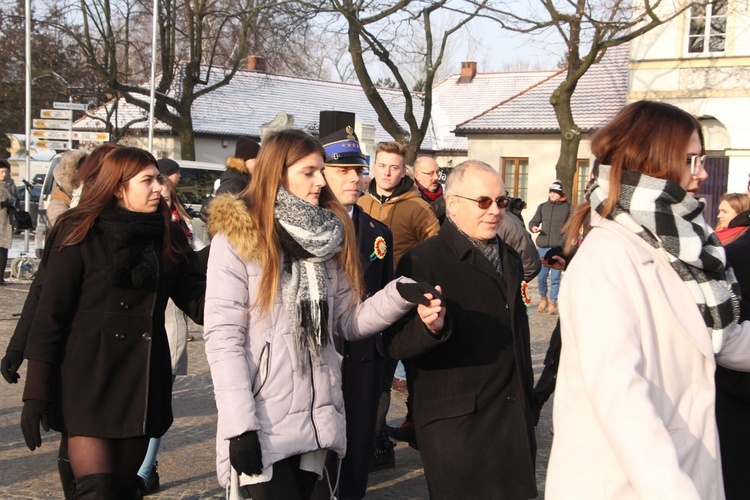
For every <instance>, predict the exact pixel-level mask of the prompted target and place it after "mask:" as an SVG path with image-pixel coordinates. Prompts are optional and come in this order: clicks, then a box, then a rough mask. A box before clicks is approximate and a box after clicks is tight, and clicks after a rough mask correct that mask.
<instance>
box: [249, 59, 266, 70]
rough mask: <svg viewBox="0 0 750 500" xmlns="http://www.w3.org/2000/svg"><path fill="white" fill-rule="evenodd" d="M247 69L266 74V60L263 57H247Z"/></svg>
mask: <svg viewBox="0 0 750 500" xmlns="http://www.w3.org/2000/svg"><path fill="white" fill-rule="evenodd" d="M247 69H249V70H252V71H259V72H261V73H265V72H266V58H265V57H263V56H247Z"/></svg>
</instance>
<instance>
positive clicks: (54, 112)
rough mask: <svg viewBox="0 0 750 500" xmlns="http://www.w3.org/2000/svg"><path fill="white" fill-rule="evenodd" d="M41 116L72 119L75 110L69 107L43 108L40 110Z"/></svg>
mask: <svg viewBox="0 0 750 500" xmlns="http://www.w3.org/2000/svg"><path fill="white" fill-rule="evenodd" d="M39 116H40V117H41V118H54V119H56V120H72V119H73V112H72V111H71V110H69V109H43V110H41V111H40V112H39Z"/></svg>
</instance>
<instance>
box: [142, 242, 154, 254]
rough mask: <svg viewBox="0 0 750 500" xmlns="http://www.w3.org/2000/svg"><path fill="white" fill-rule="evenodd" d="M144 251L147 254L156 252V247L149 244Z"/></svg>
mask: <svg viewBox="0 0 750 500" xmlns="http://www.w3.org/2000/svg"><path fill="white" fill-rule="evenodd" d="M143 250H144V251H145V252H153V251H154V246H153V245H151V244H150V243H149V244H147V245H146V246H145V247H143Z"/></svg>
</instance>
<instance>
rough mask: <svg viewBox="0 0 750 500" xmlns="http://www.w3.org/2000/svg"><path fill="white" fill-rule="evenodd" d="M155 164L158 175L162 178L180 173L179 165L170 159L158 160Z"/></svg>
mask: <svg viewBox="0 0 750 500" xmlns="http://www.w3.org/2000/svg"><path fill="white" fill-rule="evenodd" d="M156 163H157V165H158V166H159V173H160V174H161V175H163V176H164V177H167V176H169V175H172V174H176V173H177V172H179V171H180V164H179V163H177V162H176V161H174V160H173V159H171V158H160V159H158V160H157V161H156Z"/></svg>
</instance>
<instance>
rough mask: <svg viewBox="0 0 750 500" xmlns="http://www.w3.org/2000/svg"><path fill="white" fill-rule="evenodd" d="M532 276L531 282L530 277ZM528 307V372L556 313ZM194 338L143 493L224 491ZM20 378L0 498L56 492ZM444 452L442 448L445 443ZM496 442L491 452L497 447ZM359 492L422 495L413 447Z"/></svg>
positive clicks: (50, 447)
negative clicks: (28, 434)
mask: <svg viewBox="0 0 750 500" xmlns="http://www.w3.org/2000/svg"><path fill="white" fill-rule="evenodd" d="M534 283H535V282H534ZM28 288H29V284H28V282H12V281H11V284H9V285H8V286H5V287H0V352H1V353H2V354H4V353H5V347H6V346H7V344H8V340H9V338H10V336H11V334H12V333H13V329H14V328H15V325H16V322H17V320H18V314H19V313H20V312H21V308H22V306H23V302H24V300H25V298H26V295H27V292H28ZM529 290H531V291H532V294H531V295H532V304H531V306H530V307H531V309H530V323H531V334H532V337H531V351H532V356H533V362H534V368H535V373H536V375H537V377H538V375H539V373H540V372H541V367H542V361H543V360H544V355H545V352H546V350H547V345H548V339H549V335H550V333H551V332H552V329H553V327H554V324H555V321H556V319H557V316H550V315H548V314H546V313H545V314H540V313H537V312H536V306H537V304H538V302H539V301H538V294H537V293H536V287H535V286H534V285H531V286H529ZM191 333H193V334H194V335H195V341H194V342H191V343H189V344H188V352H189V371H188V375H187V376H184V377H178V378H177V381H176V382H175V388H174V397H173V408H174V414H175V421H174V424H173V425H172V428H171V429H170V430H169V432H168V433H167V434H166V435H165V437H164V438H163V439H162V443H161V450H160V451H159V457H158V460H159V475H160V477H161V491H160V492H159V493H158V494H156V495H153V496H151V497H149V498H154V499H198V498H222V497H223V496H224V491H223V490H222V489H221V488H220V487H219V485H218V483H217V481H216V475H215V469H214V457H215V452H214V437H215V431H216V409H215V406H214V400H213V392H212V388H211V376H210V373H209V369H208V363H207V362H206V356H205V354H204V351H203V348H204V345H203V339H202V330H201V328H200V327H197V326H195V325H194V326H193V328H192V330H191ZM20 374H21V381H20V382H21V383H19V384H14V385H8V384H7V383H6V382H5V381H4V380H2V379H0V498H5V499H21V498H23V499H30V498H63V496H62V493H61V490H60V486H59V480H58V476H57V466H56V457H57V446H58V444H59V435H58V434H57V433H54V432H51V433H43V436H42V441H43V444H42V446H41V448H38V449H37V450H36V451H34V452H31V451H29V449H28V448H27V447H26V445H25V443H24V440H23V436H22V434H21V429H20V426H19V422H20V418H21V407H22V402H21V395H22V391H23V382H24V380H25V364H24V367H22V369H21V372H20ZM404 414H405V395H404V394H402V393H399V392H396V391H394V397H393V402H392V404H391V411H390V413H389V414H388V418H389V424H391V425H400V423H401V421H402V420H403V418H404ZM550 427H551V404H549V403H548V404H547V405H546V406H545V408H544V410H543V412H542V418H541V421H540V423H539V426H538V428H537V445H538V453H537V481H538V485H539V493H540V496H539V498H544V492H543V490H544V479H545V476H546V472H547V460H548V458H549V450H550V445H551V434H550ZM446 452H450V450H446ZM501 452H502V451H501V450H498V453H501ZM367 498H371V499H423V498H428V494H427V484H426V482H425V479H424V473H423V470H422V464H421V460H420V457H419V453H418V452H417V451H415V450H413V449H411V448H409V447H408V446H407V445H405V444H404V443H398V444H397V446H396V468H394V469H386V470H383V471H378V472H375V473H373V474H371V476H370V482H369V488H368V493H367Z"/></svg>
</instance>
